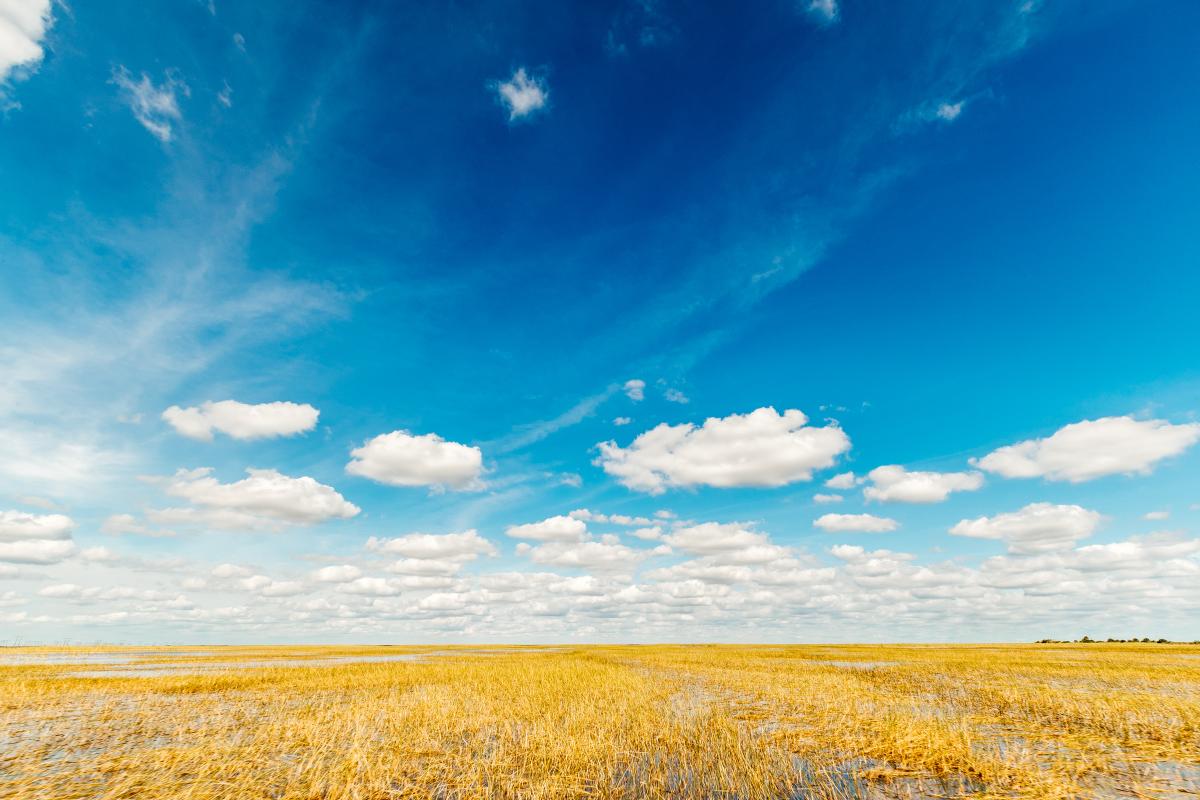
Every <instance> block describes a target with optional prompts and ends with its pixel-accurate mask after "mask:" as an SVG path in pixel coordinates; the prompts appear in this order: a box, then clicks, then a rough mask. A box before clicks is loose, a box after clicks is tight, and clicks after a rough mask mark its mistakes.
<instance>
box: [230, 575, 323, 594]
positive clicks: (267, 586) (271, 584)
mask: <svg viewBox="0 0 1200 800" xmlns="http://www.w3.org/2000/svg"><path fill="white" fill-rule="evenodd" d="M238 583H239V585H240V586H241V587H242V588H243V589H245V590H247V591H250V592H254V593H255V594H257V595H260V596H262V597H292V596H294V595H298V594H303V593H304V592H305V591H306V588H305V586H304V584H303V583H300V582H299V581H277V580H275V579H274V578H270V577H267V576H266V575H251V576H250V577H248V578H243V579H242V580H240V581H238Z"/></svg>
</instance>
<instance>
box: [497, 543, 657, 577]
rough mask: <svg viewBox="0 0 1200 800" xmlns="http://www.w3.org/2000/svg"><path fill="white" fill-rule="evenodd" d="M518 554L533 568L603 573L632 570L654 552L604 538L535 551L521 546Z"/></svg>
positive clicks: (541, 548) (553, 545) (523, 545)
mask: <svg viewBox="0 0 1200 800" xmlns="http://www.w3.org/2000/svg"><path fill="white" fill-rule="evenodd" d="M613 538H615V537H613ZM517 554H518V555H522V556H527V557H529V558H530V559H531V560H532V561H533V562H534V563H535V564H545V565H549V566H555V567H575V568H579V569H591V570H599V571H606V570H623V569H632V568H634V567H636V566H637V565H638V564H639V563H641V562H642V561H643V560H645V559H646V558H649V557H650V556H652V555H654V554H655V552H654V551H652V550H635V549H633V548H632V547H628V546H626V545H623V544H621V543H620V542H616V541H613V540H612V539H610V538H608V537H605V539H602V540H601V541H598V542H547V543H546V544H542V545H538V546H537V547H534V546H532V545H529V544H526V543H525V542H521V543H520V544H519V545H517Z"/></svg>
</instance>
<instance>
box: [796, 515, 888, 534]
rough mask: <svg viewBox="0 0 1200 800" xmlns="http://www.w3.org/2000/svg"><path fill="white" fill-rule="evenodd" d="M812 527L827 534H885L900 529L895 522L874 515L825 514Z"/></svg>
mask: <svg viewBox="0 0 1200 800" xmlns="http://www.w3.org/2000/svg"><path fill="white" fill-rule="evenodd" d="M813 525H815V526H816V527H818V528H820V529H821V530H823V531H826V532H827V533H887V532H889V531H894V530H896V528H898V527H900V523H899V522H896V520H894V519H890V518H888V517H877V516H875V515H874V514H825V515H824V516H821V517H818V518H817V519H816V520H814V521H813Z"/></svg>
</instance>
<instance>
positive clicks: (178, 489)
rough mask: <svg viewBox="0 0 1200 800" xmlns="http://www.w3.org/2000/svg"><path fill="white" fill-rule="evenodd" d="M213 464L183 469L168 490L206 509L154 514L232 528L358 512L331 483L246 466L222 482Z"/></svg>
mask: <svg viewBox="0 0 1200 800" xmlns="http://www.w3.org/2000/svg"><path fill="white" fill-rule="evenodd" d="M211 472H212V469H211V468H208V467H205V468H202V469H196V470H180V471H179V472H177V473H176V474H175V475H174V477H172V478H171V479H170V481H169V482H168V483H167V486H166V491H167V493H168V494H171V495H174V496H176V497H182V498H185V499H186V500H189V501H190V502H192V503H194V504H196V505H199V506H204V508H203V509H163V510H160V511H157V512H154V513H153V514H150V516H151V517H152V518H153V519H156V520H159V521H174V522H184V523H187V522H191V523H193V524H204V525H211V526H213V527H224V528H230V529H234V530H239V529H246V528H249V529H253V528H261V527H268V528H269V527H278V526H279V524H281V523H284V524H295V525H313V524H316V523H319V522H325V521H327V520H331V519H348V518H350V517H353V516H355V515H357V514H358V513H359V510H360V509H359V508H358V506H356V505H354V504H353V503H350V502H348V501H347V500H346V499H345V498H344V497H342V496H341V495H340V494H338V492H337V491H336V490H335V489H334V488H333V487H331V486H326V485H325V484H323V483H318V482H317V481H315V480H313V479H312V478H309V477H307V476H305V477H301V478H292V477H289V476H287V475H283V474H281V473H279V472H277V471H275V470H273V469H248V470H246V473H247V474H248V475H249V477H247V478H243V479H242V480H240V481H237V482H235V483H220V482H219V481H218V480H217V479H216V478H214V477H212V475H211Z"/></svg>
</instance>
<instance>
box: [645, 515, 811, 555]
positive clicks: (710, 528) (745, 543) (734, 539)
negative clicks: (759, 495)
mask: <svg viewBox="0 0 1200 800" xmlns="http://www.w3.org/2000/svg"><path fill="white" fill-rule="evenodd" d="M663 541H665V542H666V543H667V544H669V545H671V546H672V547H677V548H679V549H680V550H683V551H684V552H687V553H690V554H692V555H698V556H708V557H709V558H710V559H711V560H712V562H713V563H719V564H764V563H768V562H770V561H773V560H776V559H779V558H783V557H785V556H787V555H788V550H787V548H783V547H779V546H777V545H774V544H771V540H770V537H768V536H767V535H766V534H765V533H761V532H759V531H756V530H754V526H753V525H752V524H750V523H748V522H701V523H699V524H696V525H683V526H680V527H677V528H676V529H675V530H674V531H672V532H671V533H670V534H668V535H667V536H664V537H663Z"/></svg>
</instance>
